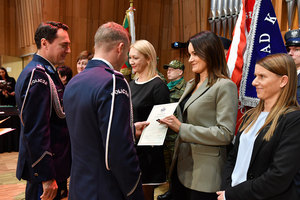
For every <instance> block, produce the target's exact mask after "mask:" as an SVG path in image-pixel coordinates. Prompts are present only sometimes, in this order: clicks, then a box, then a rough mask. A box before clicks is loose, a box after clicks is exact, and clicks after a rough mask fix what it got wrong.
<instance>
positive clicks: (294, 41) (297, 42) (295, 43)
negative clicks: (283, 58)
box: [284, 29, 300, 102]
mask: <svg viewBox="0 0 300 200" xmlns="http://www.w3.org/2000/svg"><path fill="white" fill-rule="evenodd" d="M284 39H285V42H286V43H285V46H286V50H287V52H288V54H289V55H290V56H291V57H292V58H293V59H294V61H295V64H296V67H297V75H298V84H297V96H298V102H299V100H300V30H298V29H297V30H291V31H288V32H286V34H285V35H284Z"/></svg>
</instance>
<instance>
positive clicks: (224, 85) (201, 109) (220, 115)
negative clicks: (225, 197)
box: [170, 78, 238, 192]
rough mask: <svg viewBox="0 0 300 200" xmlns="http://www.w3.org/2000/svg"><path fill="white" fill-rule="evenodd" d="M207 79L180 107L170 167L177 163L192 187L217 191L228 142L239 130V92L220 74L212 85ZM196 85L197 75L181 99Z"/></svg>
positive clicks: (185, 181)
mask: <svg viewBox="0 0 300 200" xmlns="http://www.w3.org/2000/svg"><path fill="white" fill-rule="evenodd" d="M207 80H208V79H206V80H205V81H204V82H203V83H202V84H201V86H200V87H199V88H198V89H197V90H196V91H195V92H194V94H192V96H191V97H190V98H189V99H188V101H187V102H186V103H185V105H184V109H183V111H182V110H181V109H180V106H179V105H178V107H177V114H178V119H179V120H180V121H181V122H182V123H181V126H180V129H179V134H178V137H177V139H176V142H175V150H174V156H173V160H172V164H171V168H170V174H171V173H172V171H173V169H174V167H175V164H177V172H178V178H179V180H180V181H181V183H182V184H183V185H184V186H185V187H187V188H190V189H193V190H196V191H201V192H216V191H218V190H220V187H221V176H222V170H223V167H224V163H225V161H226V155H227V152H226V145H228V144H230V142H231V140H232V138H233V136H234V131H235V126H236V118H237V110H238V92H237V87H236V85H235V84H234V83H233V82H232V81H231V80H230V79H223V78H220V79H218V81H217V82H216V83H215V84H214V85H213V86H211V87H209V86H207ZM194 88H195V81H194V79H192V80H190V81H189V82H188V83H187V86H186V89H185V91H184V93H183V95H182V97H181V98H180V100H179V104H180V102H181V101H182V100H183V99H184V98H185V97H186V96H187V95H188V94H189V93H191V92H192V91H193V90H194Z"/></svg>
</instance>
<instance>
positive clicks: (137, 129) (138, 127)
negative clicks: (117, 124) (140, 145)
mask: <svg viewBox="0 0 300 200" xmlns="http://www.w3.org/2000/svg"><path fill="white" fill-rule="evenodd" d="M149 124H150V122H147V121H143V122H136V123H134V126H135V136H136V137H137V138H139V137H140V136H141V134H142V132H143V130H144V128H145V127H146V126H148V125H149Z"/></svg>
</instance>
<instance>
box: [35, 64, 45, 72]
mask: <svg viewBox="0 0 300 200" xmlns="http://www.w3.org/2000/svg"><path fill="white" fill-rule="evenodd" d="M36 69H37V70H41V71H43V72H45V71H46V70H45V68H44V67H43V66H42V65H40V64H37V65H36Z"/></svg>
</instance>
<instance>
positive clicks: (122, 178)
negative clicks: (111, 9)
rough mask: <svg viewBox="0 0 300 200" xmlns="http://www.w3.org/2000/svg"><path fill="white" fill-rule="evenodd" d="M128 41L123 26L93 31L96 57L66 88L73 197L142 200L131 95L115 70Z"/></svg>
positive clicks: (121, 62) (111, 25) (125, 83)
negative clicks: (94, 32)
mask: <svg viewBox="0 0 300 200" xmlns="http://www.w3.org/2000/svg"><path fill="white" fill-rule="evenodd" d="M129 46H130V36H129V33H128V32H127V31H126V30H125V29H124V28H123V27H122V26H121V25H119V24H116V23H114V22H108V23H106V24H103V25H102V26H100V27H99V29H98V30H97V32H96V34H95V55H94V58H93V59H92V60H90V61H89V62H88V64H87V66H86V68H85V69H84V70H83V71H82V72H81V73H79V74H77V75H76V76H75V77H73V78H72V79H71V81H70V82H69V83H68V86H67V87H66V91H65V94H64V105H65V111H66V118H67V123H68V127H69V130H70V138H71V143H72V172H71V179H70V187H69V198H70V199H72V200H76V199H78V200H82V199H105V200H115V199H118V200H122V199H126V200H129V199H130V200H135V199H139V200H140V199H141V200H143V199H144V195H143V190H142V183H141V171H140V168H139V162H138V157H137V155H136V151H135V148H134V138H133V135H134V126H133V116H132V109H131V94H130V90H129V86H128V84H127V81H126V80H125V79H124V76H123V75H122V74H121V73H120V72H119V71H120V69H121V67H122V66H123V64H124V63H125V61H126V60H127V59H128V56H127V53H128V50H129ZM116 70H117V71H116ZM144 124H148V123H144ZM144 124H142V123H140V122H138V124H137V123H136V124H135V125H136V126H135V127H136V128H137V130H136V134H141V130H142V127H143V125H144Z"/></svg>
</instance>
